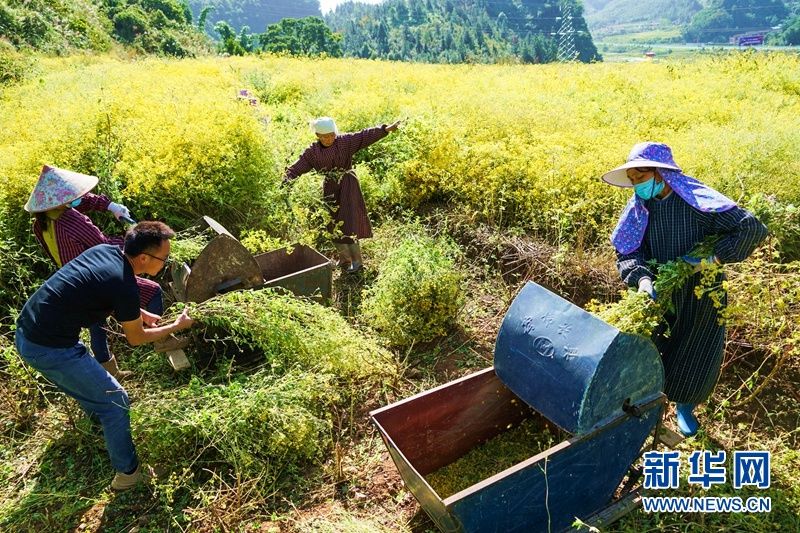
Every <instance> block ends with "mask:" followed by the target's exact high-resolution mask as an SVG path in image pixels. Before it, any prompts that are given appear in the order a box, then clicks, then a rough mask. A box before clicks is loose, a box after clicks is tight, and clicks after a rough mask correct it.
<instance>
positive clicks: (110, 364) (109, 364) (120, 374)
mask: <svg viewBox="0 0 800 533" xmlns="http://www.w3.org/2000/svg"><path fill="white" fill-rule="evenodd" d="M100 366H102V367H103V368H105V369H106V372H108V373H109V374H111V376H112V377H113V378H114V379H116V380H117V381H122V380H123V379H128V378H129V377H131V376H132V375H133V372H131V371H130V370H120V369H119V366H117V358H116V357H114V356H113V355H112V356H111V359H109V360H108V361H106V362H105V363H100Z"/></svg>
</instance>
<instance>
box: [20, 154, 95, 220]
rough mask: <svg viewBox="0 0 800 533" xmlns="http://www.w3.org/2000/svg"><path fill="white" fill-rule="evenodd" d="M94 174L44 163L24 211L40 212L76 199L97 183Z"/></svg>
mask: <svg viewBox="0 0 800 533" xmlns="http://www.w3.org/2000/svg"><path fill="white" fill-rule="evenodd" d="M97 181H98V179H97V177H96V176H87V175H86V174H81V173H79V172H72V171H71V170H64V169H63V168H57V167H50V166H47V165H45V166H44V168H43V169H42V173H41V174H40V175H39V181H37V182H36V186H35V187H34V188H33V192H31V197H30V198H28V203H26V204H25V211H28V212H30V213H40V212H42V211H49V210H50V209H53V208H54V207H58V206H60V205H64V204H68V203H70V202H71V201H73V200H77V199H78V198H80V197H81V196H83V195H84V194H86V193H87V192H89V191H91V190H92V189H94V187H95V185H97Z"/></svg>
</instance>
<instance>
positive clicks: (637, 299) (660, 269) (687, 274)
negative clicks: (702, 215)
mask: <svg viewBox="0 0 800 533" xmlns="http://www.w3.org/2000/svg"><path fill="white" fill-rule="evenodd" d="M717 240H719V237H717V236H711V237H709V238H706V239H705V240H704V241H703V242H702V243H699V244H698V245H697V246H695V247H694V249H693V250H692V251H691V252H690V253H689V254H688V255H689V256H691V257H695V258H706V257H709V256H710V255H711V254H712V253H713V249H714V248H713V245H714V243H715V242H716V241H717ZM650 268H651V269H652V271H653V272H655V273H656V279H655V281H654V282H653V287H654V289H655V291H656V295H657V296H658V298H657V299H656V301H652V300H651V299H650V296H649V295H648V294H647V293H644V292H637V291H634V290H627V291H625V292H623V293H622V299H621V300H619V301H618V302H614V303H609V304H600V303H599V302H597V301H596V300H592V301H591V302H589V304H587V306H586V310H587V311H589V312H591V313H594V314H596V315H597V316H599V317H600V318H601V319H603V320H604V321H605V322H607V323H608V324H611V325H612V326H614V327H615V328H617V329H619V330H620V331H624V332H625V333H635V334H637V335H642V336H644V337H649V336H650V335H651V334H652V333H653V331H654V330H655V328H656V326H658V325H659V324H660V323H661V322H662V321H663V320H664V315H665V314H666V313H667V312H669V311H672V312H674V308H673V305H672V293H674V292H675V291H676V290H678V289H679V288H681V287H682V286H683V284H684V283H686V282H687V281H688V280H689V278H691V277H692V275H693V274H694V266H692V265H690V264H689V263H687V262H686V261H684V260H683V259H676V260H675V261H667V262H666V263H665V264H663V265H659V264H657V263H655V262H653V263H652V264H651V265H650ZM721 271H722V267H720V266H718V265H710V266H707V267H706V268H705V269H704V270H703V275H702V280H701V282H700V284H699V285H698V286H697V287H695V294H696V296H697V297H698V298H700V297H701V296H702V295H703V294H709V295H710V297H711V298H712V299H714V298H716V299H715V301H718V300H719V297H720V296H721V295H722V293H720V292H718V289H719V287H718V284H717V283H716V278H717V275H718V274H719V273H720V272H721ZM721 305H722V304H721V303H719V305H716V304H715V307H718V308H719V307H721Z"/></svg>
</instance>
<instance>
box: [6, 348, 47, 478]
mask: <svg viewBox="0 0 800 533" xmlns="http://www.w3.org/2000/svg"><path fill="white" fill-rule="evenodd" d="M40 398H41V395H40V390H39V384H38V383H37V380H36V377H35V375H34V373H33V372H31V371H30V369H29V368H27V367H26V365H25V364H24V363H23V362H22V359H21V358H20V356H19V354H18V353H17V350H16V348H14V345H13V337H12V336H11V335H8V336H6V335H5V334H0V419H2V421H3V422H2V425H0V440H2V436H4V435H7V434H9V433H13V432H14V431H15V430H22V431H25V430H26V427H27V425H28V424H30V423H31V421H32V420H33V418H34V417H35V416H36V411H37V410H38V409H39V408H40V407H41V405H40V402H39V399H40ZM3 477H4V476H3V475H2V472H0V479H3Z"/></svg>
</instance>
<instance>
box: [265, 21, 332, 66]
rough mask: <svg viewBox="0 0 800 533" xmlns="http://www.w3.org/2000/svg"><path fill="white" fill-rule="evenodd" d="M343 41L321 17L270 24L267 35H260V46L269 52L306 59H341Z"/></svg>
mask: <svg viewBox="0 0 800 533" xmlns="http://www.w3.org/2000/svg"><path fill="white" fill-rule="evenodd" d="M341 41H342V36H341V35H339V34H338V33H333V32H331V30H330V28H328V27H327V26H326V25H325V23H324V22H323V21H322V19H321V18H319V17H307V18H304V19H299V20H297V19H289V18H285V19H283V20H281V21H280V22H279V23H278V24H270V25H269V26H267V31H266V32H264V33H261V34H259V35H258V42H259V45H260V46H261V49H262V50H264V51H265V52H273V53H281V52H285V53H289V54H291V55H299V56H306V57H314V56H320V55H325V56H330V57H341V56H342V47H341V45H340V43H341Z"/></svg>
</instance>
